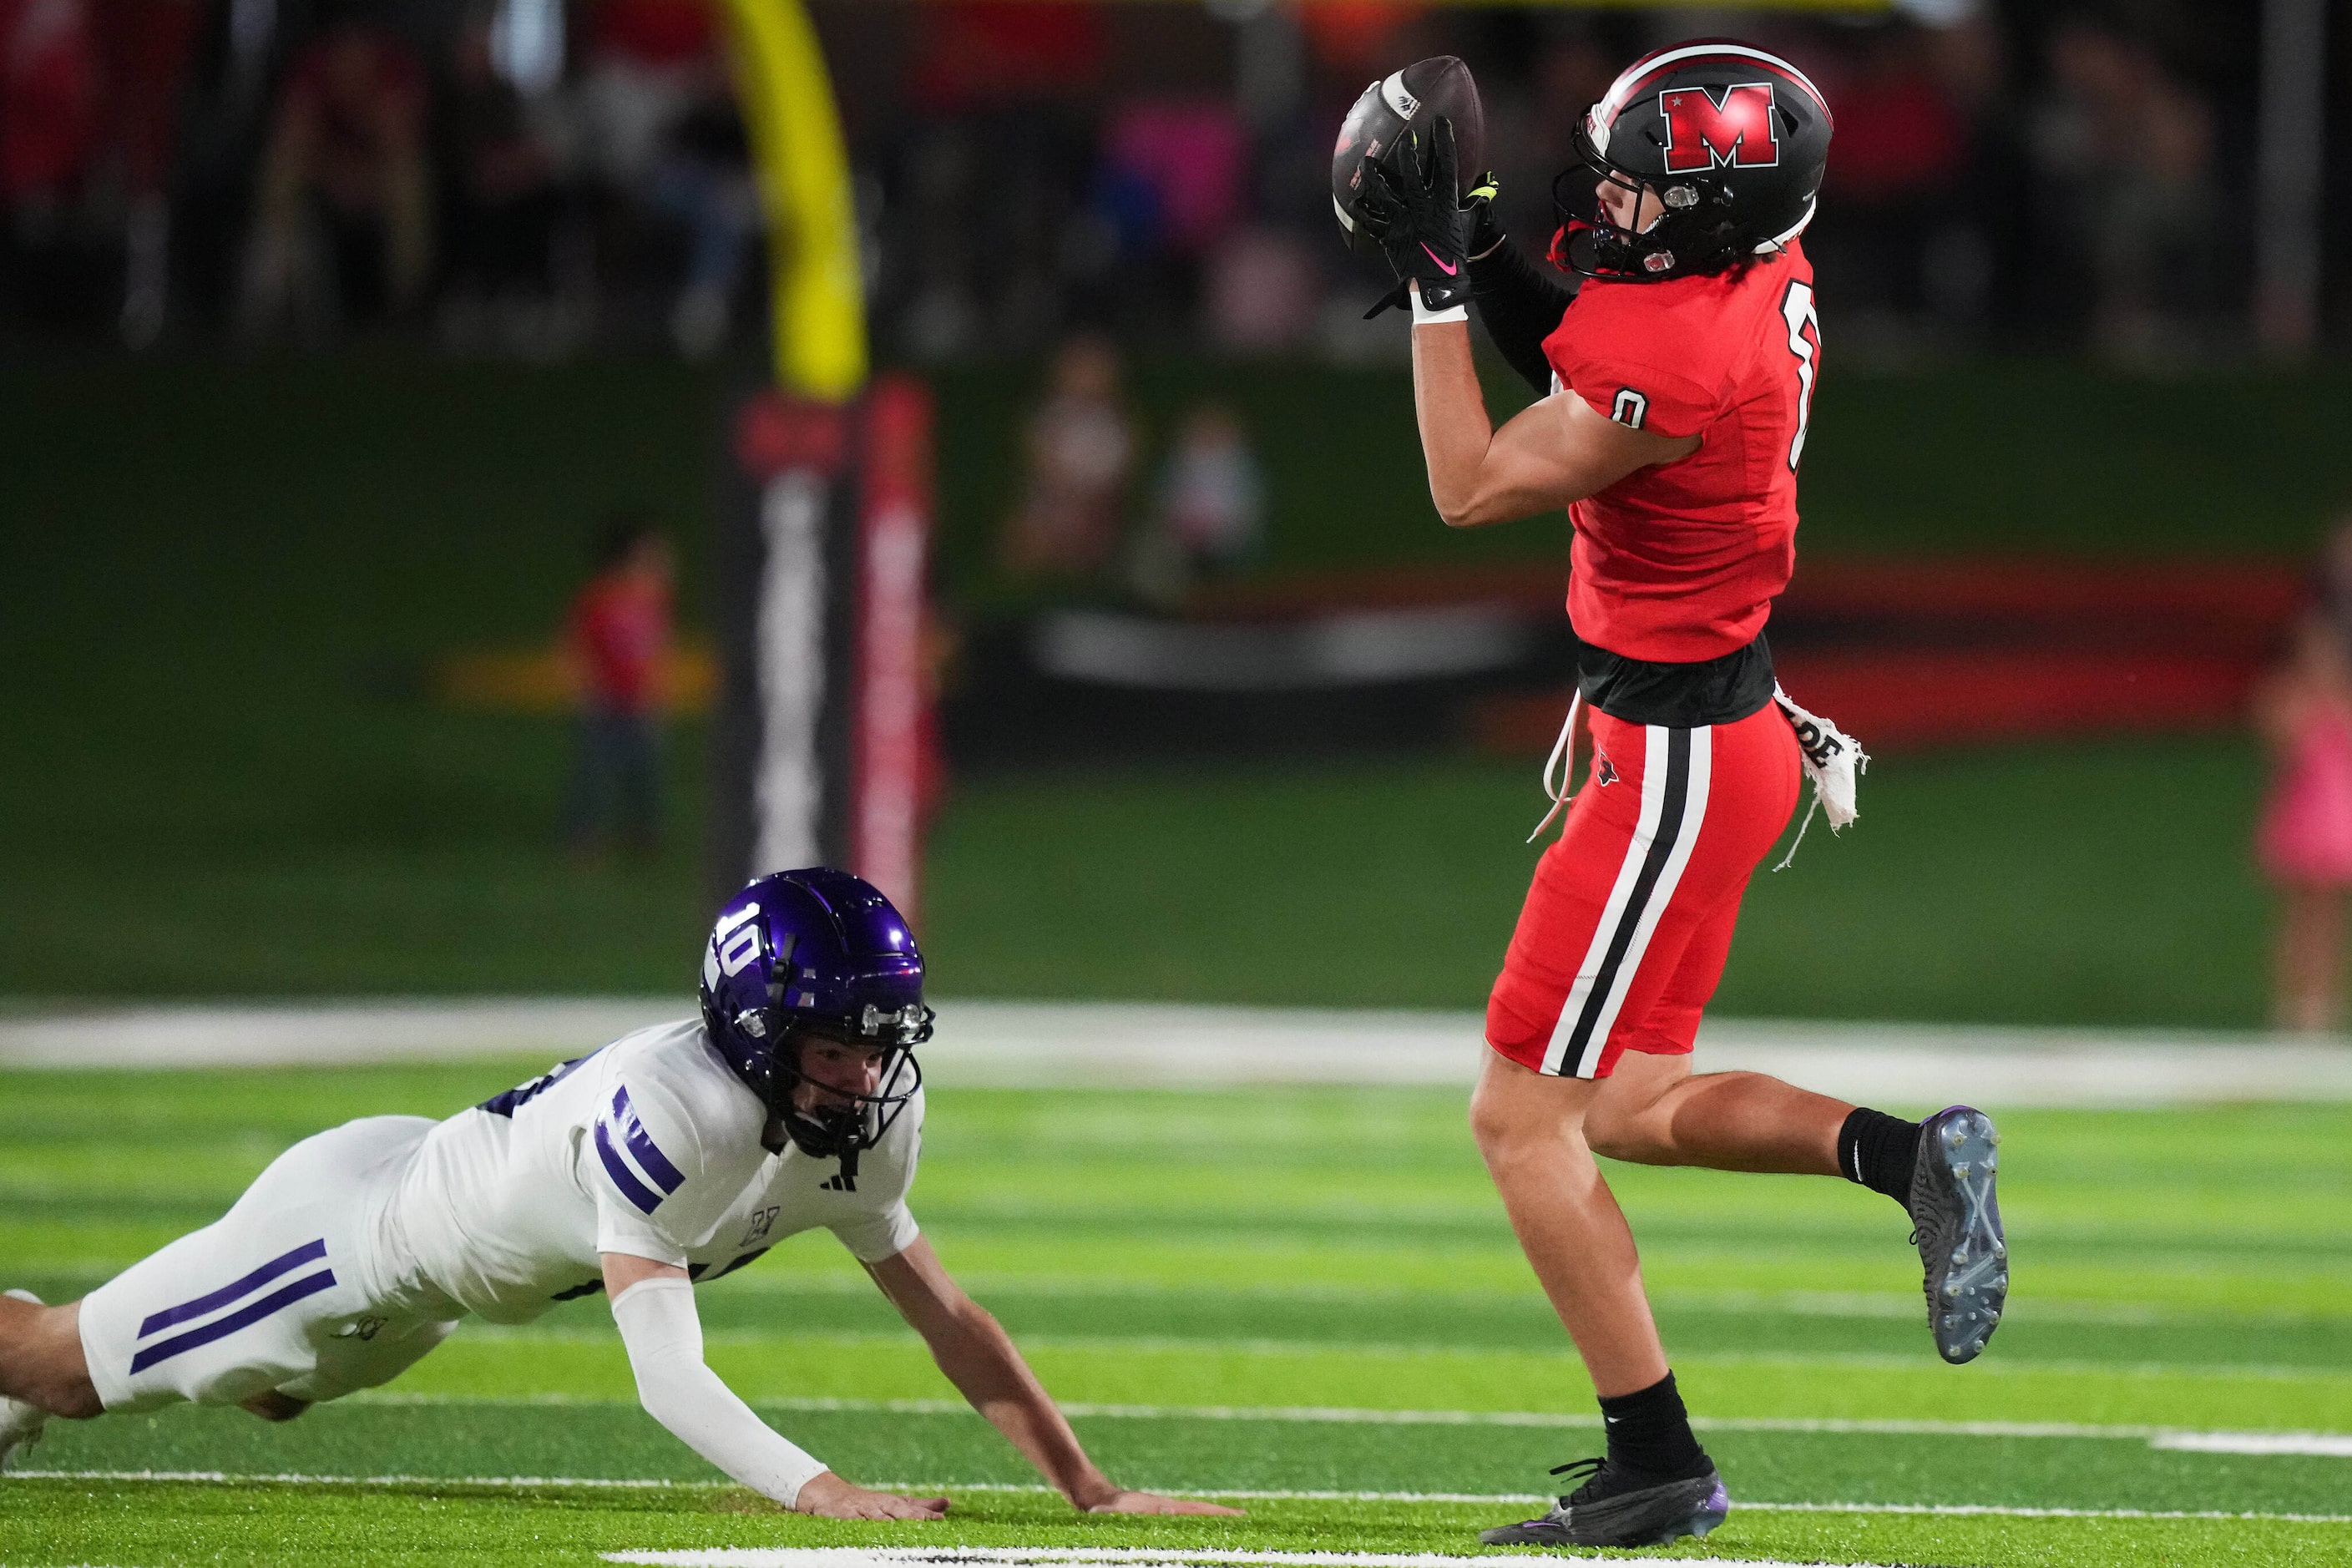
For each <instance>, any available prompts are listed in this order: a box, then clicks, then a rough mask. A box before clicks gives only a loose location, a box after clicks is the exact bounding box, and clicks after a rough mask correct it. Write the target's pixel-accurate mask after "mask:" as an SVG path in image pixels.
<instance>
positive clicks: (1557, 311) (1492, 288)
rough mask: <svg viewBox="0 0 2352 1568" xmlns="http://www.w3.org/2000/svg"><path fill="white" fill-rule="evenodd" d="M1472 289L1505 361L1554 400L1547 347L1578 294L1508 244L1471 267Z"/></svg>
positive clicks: (1483, 257) (1538, 392) (1540, 394)
mask: <svg viewBox="0 0 2352 1568" xmlns="http://www.w3.org/2000/svg"><path fill="white" fill-rule="evenodd" d="M1470 289H1471V296H1470V297H1471V298H1472V299H1473V300H1475V301H1477V305H1478V319H1479V320H1480V321H1484V322H1486V335H1487V336H1488V337H1490V338H1493V339H1494V340H1495V346H1496V348H1497V349H1499V350H1501V351H1502V354H1503V358H1504V359H1505V360H1506V361H1507V362H1508V363H1509V364H1510V367H1511V368H1512V369H1513V370H1516V371H1517V372H1518V373H1519V374H1521V375H1523V376H1525V377H1526V378H1527V380H1528V384H1529V385H1530V386H1533V387H1534V388H1535V389H1536V395H1538V396H1539V397H1540V396H1546V395H1549V394H1550V392H1551V362H1550V361H1549V360H1547V359H1546V358H1544V352H1543V342H1544V340H1545V339H1546V338H1548V337H1549V336H1551V334H1552V330H1553V329H1554V328H1556V327H1558V326H1559V319H1560V317H1561V316H1563V315H1565V314H1567V312H1568V307H1569V302H1570V300H1574V299H1575V298H1576V289H1574V288H1573V287H1571V286H1570V285H1569V284H1567V283H1564V282H1563V281H1561V280H1560V279H1559V275H1558V274H1556V273H1552V272H1550V271H1549V270H1539V269H1538V268H1537V267H1536V264H1535V263H1534V262H1532V261H1529V260H1528V258H1526V257H1525V256H1523V255H1521V254H1520V253H1519V247H1517V246H1516V245H1513V244H1512V243H1511V242H1510V241H1509V240H1507V239H1506V240H1504V241H1503V242H1502V243H1501V244H1500V245H1497V246H1496V247H1495V248H1494V249H1493V250H1491V251H1488V252H1487V253H1486V255H1485V256H1482V257H1480V258H1477V259H1476V260H1474V261H1472V262H1471V263H1470Z"/></svg>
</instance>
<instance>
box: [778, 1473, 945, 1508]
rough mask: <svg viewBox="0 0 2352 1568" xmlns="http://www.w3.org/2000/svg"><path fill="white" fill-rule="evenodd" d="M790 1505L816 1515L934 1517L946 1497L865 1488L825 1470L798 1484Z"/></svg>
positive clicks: (943, 1504) (942, 1506) (943, 1506)
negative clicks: (872, 1490) (798, 1489)
mask: <svg viewBox="0 0 2352 1568" xmlns="http://www.w3.org/2000/svg"><path fill="white" fill-rule="evenodd" d="M793 1509H794V1510H795V1511H797V1512H800V1513H813V1514H814V1515H816V1517H817V1518H819V1519H938V1518H940V1517H941V1516H943V1515H944V1514H945V1513H946V1512H947V1511H948V1500H947V1499H945V1498H943V1497H923V1498H914V1497H900V1496H898V1494H897V1493H895V1492H869V1491H867V1490H866V1489H865V1488H864V1487H854V1486H851V1485H850V1484H849V1483H848V1482H847V1481H845V1480H843V1479H841V1478H840V1477H839V1476H836V1475H835V1474H834V1473H833V1472H832V1471H831V1470H826V1471H824V1472H822V1473H821V1474H818V1475H814V1476H811V1477H810V1478H809V1479H808V1480H807V1481H806V1482H804V1483H803V1485H802V1487H801V1489H800V1495H799V1496H798V1497H797V1498H795V1499H794V1500H793Z"/></svg>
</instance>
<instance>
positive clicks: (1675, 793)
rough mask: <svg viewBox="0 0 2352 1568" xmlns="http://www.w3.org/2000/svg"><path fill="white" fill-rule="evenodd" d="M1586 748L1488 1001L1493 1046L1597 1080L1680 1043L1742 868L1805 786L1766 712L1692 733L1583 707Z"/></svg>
mask: <svg viewBox="0 0 2352 1568" xmlns="http://www.w3.org/2000/svg"><path fill="white" fill-rule="evenodd" d="M1592 740H1593V752H1594V754H1593V759H1592V771H1591V775H1590V776H1589V777H1588V778H1587V780H1586V783H1585V785H1584V787H1583V788H1582V789H1580V790H1579V791H1578V792H1577V794H1576V798H1575V800H1574V801H1573V802H1571V803H1570V805H1569V808H1568V826H1567V827H1566V829H1565V830H1564V831H1563V832H1562V833H1561V834H1560V837H1559V840H1558V841H1557V842H1555V843H1554V844H1553V845H1552V847H1550V848H1549V849H1547V850H1545V851H1544V855H1543V858H1542V859H1541V860H1539V861H1538V862H1537V863H1536V875H1535V880H1534V882H1533V883H1532V884H1530V885H1529V887H1528V901H1527V903H1526V905H1525V907H1523V908H1522V909H1521V910H1520V911H1519V924H1518V929H1517V931H1513V932H1512V933H1511V947H1510V952H1508V954H1507V955H1506V956H1505V958H1504V960H1503V973H1502V974H1501V975H1500V976H1499V977H1498V978H1497V979H1496V982H1495V990H1494V994H1492V995H1491V996H1490V997H1489V998H1488V999H1487V1003H1486V1043H1487V1044H1488V1045H1490V1046H1492V1047H1494V1048H1495V1049H1496V1050H1498V1051H1500V1052H1502V1053H1503V1055H1505V1056H1507V1057H1508V1058H1511V1059H1512V1060H1513V1061H1515V1062H1517V1063H1519V1064H1520V1065H1521V1066H1523V1067H1529V1068H1535V1069H1536V1070H1537V1071H1538V1072H1547V1073H1557V1074H1560V1075H1563V1076H1573V1077H1576V1078H1607V1077H1608V1076H1609V1074H1610V1072H1611V1071H1612V1069H1613V1068H1615V1067H1616V1065H1617V1058H1618V1057H1619V1056H1620V1055H1622V1053H1624V1052H1626V1051H1646V1052H1649V1053H1651V1054H1653V1055H1657V1056H1679V1055H1681V1054H1683V1053H1685V1052H1686V1051H1688V1050H1689V1049H1690V1048H1691V1041H1692V1039H1693V1038H1694V1037H1696V1035H1697V1033H1698V1019H1699V1014H1700V1013H1701V1012H1703V1011H1704V1010H1705V1009H1706V1004H1707V1001H1708V999H1709V998H1710V997H1712V996H1713V995H1714V994H1715V987H1716V984H1717V982H1718V981H1720V980H1721V979H1722V978H1723V964H1724V960H1725V959H1726V958H1727V957H1729V956H1730V953H1731V931H1732V927H1733V926H1734V925H1735V924H1737V923H1738V919H1739V899H1740V895H1741V894H1743V893H1745V892H1746V891H1747V890H1748V874H1749V873H1750V872H1752V871H1754V870H1755V868H1756V863H1757V862H1758V861H1759V860H1761V859H1762V858H1764V854H1765V851H1767V850H1769V849H1770V848H1771V847H1772V844H1773V841H1774V840H1776V839H1778V838H1779V837H1780V833H1781V830H1782V829H1784V828H1786V827H1787V826H1789V817H1790V815H1791V814H1792V813H1793V812H1794V811H1795V810H1796V805H1797V786H1798V784H1799V781H1800V778H1801V768H1800V765H1799V762H1798V752H1797V737H1796V735H1795V733H1794V731H1791V730H1790V728H1789V721H1788V720H1787V719H1786V718H1784V717H1782V715H1781V712H1780V707H1779V706H1778V705H1777V704H1775V703H1770V702H1768V703H1766V704H1765V705H1764V706H1763V708H1762V709H1761V710H1759V711H1757V712H1755V713H1751V714H1749V715H1748V717H1747V718H1745V719H1742V720H1740V721H1738V723H1736V724H1718V725H1714V726H1709V727H1705V728H1700V729H1693V730H1678V729H1674V728H1671V727H1669V726H1667V725H1664V724H1629V723H1626V722H1625V721H1622V720H1620V719H1612V718H1611V717H1610V716H1609V715H1608V714H1606V713H1602V712H1599V711H1594V712H1593V714H1592Z"/></svg>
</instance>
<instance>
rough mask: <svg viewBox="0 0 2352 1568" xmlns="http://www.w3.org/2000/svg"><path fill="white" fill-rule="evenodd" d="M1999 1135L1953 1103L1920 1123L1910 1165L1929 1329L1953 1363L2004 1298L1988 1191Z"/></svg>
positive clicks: (1966, 1355)
mask: <svg viewBox="0 0 2352 1568" xmlns="http://www.w3.org/2000/svg"><path fill="white" fill-rule="evenodd" d="M1999 1146H2000V1133H1998V1132H1996V1131H1993V1125H1992V1118H1991V1117H1990V1116H1987V1115H1986V1114H1985V1113H1984V1112H1983V1111H1981V1110H1977V1109H1976V1108H1975V1107H1974V1106H1969V1105H1955V1106H1953V1107H1951V1108H1950V1109H1949V1110H1939V1111H1937V1112H1936V1114H1935V1115H1933V1116H1930V1117H1929V1118H1927V1121H1926V1122H1925V1123H1924V1124H1922V1126H1921V1127H1920V1129H1919V1157H1918V1161H1917V1163H1915V1164H1914V1165H1913V1166H1912V1167H1911V1205H1910V1206H1911V1223H1912V1225H1913V1226H1914V1227H1915V1228H1914V1229H1913V1231H1912V1233H1911V1239H1912V1240H1913V1241H1915V1242H1916V1243H1918V1245H1919V1261H1920V1262H1921V1263H1922V1264H1923V1265H1925V1266H1926V1268H1927V1280H1926V1286H1925V1289H1926V1290H1927V1330H1928V1331H1929V1332H1930V1333H1932V1334H1934V1335H1935V1336H1936V1352H1937V1354H1939V1355H1941V1356H1942V1357H1943V1358H1944V1359H1945V1360H1946V1361H1948V1362H1950V1363H1952V1364H1953V1365H1955V1366H1958V1364H1959V1363H1962V1362H1966V1361H1974V1360H1975V1359H1976V1357H1977V1353H1978V1352H1979V1351H1981V1350H1983V1349H1984V1348H1985V1342H1986V1341H1987V1340H1989V1339H1990V1338H1992V1331H1993V1330H1995V1329H1997V1328H1999V1327H2000V1313H2001V1308H2002V1306H2003V1305H2004V1304H2006V1303H2007V1301H2008V1300H2009V1243H2008V1241H2007V1239H2006V1238H2004V1237H2003V1236H2002V1235H2001V1229H2000V1204H1999V1202H1997V1201H1996V1200H1995V1198H1994V1196H1993V1168H1994V1166H1995V1164H1996V1163H1998V1162H1997V1161H1996V1160H1995V1157H1994V1151H1995V1150H1996V1149H1997V1148H1998V1147H1999Z"/></svg>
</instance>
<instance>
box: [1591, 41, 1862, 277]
mask: <svg viewBox="0 0 2352 1568" xmlns="http://www.w3.org/2000/svg"><path fill="white" fill-rule="evenodd" d="M1830 131H1831V121H1830V106H1829V104H1828V102H1827V100H1824V99H1823V98H1822V93H1821V89H1819V88H1817V87H1815V86H1814V85H1813V84H1812V83H1811V81H1810V80H1808V79H1806V76H1805V73H1804V72H1802V71H1801V70H1799V69H1798V68H1796V67H1795V66H1792V65H1790V63H1789V62H1788V61H1787V60H1784V59H1782V58H1780V56H1778V55H1775V54H1771V53H1769V52H1768V51H1766V50H1763V49H1759V48H1757V47H1754V46H1752V45H1748V44H1742V43H1738V42H1735V41H1734V40H1732V39H1729V38H1695V39H1692V40H1690V41H1688V42H1686V43H1680V44H1672V45H1669V46H1667V47H1664V48H1662V49H1653V50H1652V51H1651V52H1650V53H1648V54H1646V55H1643V57H1642V58H1640V59H1638V60H1635V61H1634V62H1633V64H1632V65H1630V66H1627V67H1626V68H1625V69H1624V71H1623V72H1622V74H1621V75H1620V76H1619V77H1618V78H1617V79H1616V80H1615V81H1614V82H1612V83H1611V84H1610V88H1609V92H1608V95H1607V96H1606V97H1604V98H1603V99H1601V101H1600V102H1598V103H1596V104H1594V105H1593V106H1592V107H1591V109H1590V110H1587V111H1586V113H1585V116H1584V121H1583V123H1582V124H1580V125H1579V126H1578V127H1577V131H1576V155H1577V159H1578V162H1577V163H1576V164H1574V165H1573V166H1571V167H1570V168H1568V169H1566V170H1564V171H1562V172H1561V174H1559V178H1558V179H1556V180H1554V181H1553V182H1552V203H1553V205H1554V206H1555V208H1557V209H1558V211H1559V217H1560V230H1559V234H1558V235H1557V236H1555V237H1553V240H1552V256H1551V259H1552V262H1553V264H1554V265H1555V266H1558V267H1562V268H1567V269H1568V270H1570V271H1573V272H1580V273H1582V274H1583V275H1584V276H1586V277H1588V278H1606V279H1619V280H1623V281H1632V282H1643V283H1654V282H1661V281H1664V279H1669V278H1686V277H1689V276H1691V275H1693V274H1695V273H1703V272H1721V271H1723V270H1725V269H1726V268H1731V267H1735V266H1738V264H1739V263H1741V262H1743V261H1745V260H1747V259H1748V258H1750V257H1754V256H1760V255H1769V254H1771V253H1772V252H1773V251H1775V250H1777V249H1779V248H1780V247H1781V246H1783V245H1786V244H1787V243H1788V242H1789V241H1790V240H1791V239H1793V238H1795V237H1797V236H1798V235H1799V234H1801V233H1802V232H1804V227H1805V225H1807V224H1808V223H1810V222H1811V221H1812V216H1813V204H1814V202H1815V200H1816V198H1817V197H1818V196H1819V195H1820V193H1821V188H1822V171H1823V170H1824V169H1826V168H1827V167H1828V166H1829V151H1830ZM1604 180H1605V181H1607V182H1609V183H1611V184H1615V185H1618V186H1620V187H1622V189H1624V190H1626V191H1628V192H1630V193H1632V194H1633V195H1634V196H1635V197H1636V198H1638V197H1639V196H1640V195H1641V193H1642V190H1643V187H1644V186H1647V187H1648V188H1649V189H1651V190H1652V191H1654V192H1655V193H1656V194H1657V198H1658V201H1659V203H1660V204H1661V205H1663V206H1664V211H1663V212H1662V213H1661V214H1660V215H1659V216H1658V217H1657V218H1656V219H1655V220H1654V221H1653V222H1652V223H1651V224H1650V225H1649V226H1647V227H1645V228H1642V229H1638V230H1636V229H1632V228H1627V227H1624V226H1622V225H1620V224H1618V223H1616V222H1615V221H1613V220H1612V218H1611V217H1610V216H1609V214H1608V211H1607V210H1606V208H1604V207H1602V206H1601V205H1600V203H1599V201H1598V199H1597V197H1596V196H1595V195H1594V193H1593V186H1594V185H1595V184H1597V183H1598V182H1599V181H1604ZM1636 210H1637V211H1638V210H1639V209H1638V206H1637V208H1636ZM1587 215H1590V216H1587Z"/></svg>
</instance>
